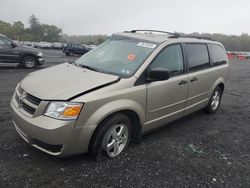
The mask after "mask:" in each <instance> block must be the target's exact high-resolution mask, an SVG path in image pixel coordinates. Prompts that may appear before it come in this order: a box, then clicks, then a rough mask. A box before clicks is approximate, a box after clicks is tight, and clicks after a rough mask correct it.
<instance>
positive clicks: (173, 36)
mask: <svg viewBox="0 0 250 188" xmlns="http://www.w3.org/2000/svg"><path fill="white" fill-rule="evenodd" d="M125 32H130V33H136V32H154V33H164V34H169V35H171V36H169V37H168V38H180V37H183V38H196V39H205V40H213V39H212V38H210V37H204V36H199V35H183V34H180V33H176V32H175V33H171V32H168V31H159V30H151V29H135V30H131V31H125Z"/></svg>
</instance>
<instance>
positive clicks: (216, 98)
mask: <svg viewBox="0 0 250 188" xmlns="http://www.w3.org/2000/svg"><path fill="white" fill-rule="evenodd" d="M222 94H223V92H222V90H221V88H220V87H218V86H217V87H216V88H215V90H214V91H213V94H212V96H211V98H210V100H209V102H208V105H207V106H206V107H205V109H204V110H205V112H206V113H208V114H214V113H216V112H217V111H218V109H219V106H220V103H221V98H222Z"/></svg>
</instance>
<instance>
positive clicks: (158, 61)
mask: <svg viewBox="0 0 250 188" xmlns="http://www.w3.org/2000/svg"><path fill="white" fill-rule="evenodd" d="M157 67H162V68H166V69H168V71H169V73H170V76H172V75H177V74H181V73H183V72H184V65H183V56H182V48H181V45H180V44H174V45H171V46H169V47H166V48H164V49H163V50H162V51H161V52H160V53H159V54H158V55H157V57H156V58H155V59H154V61H153V63H152V65H151V68H157Z"/></svg>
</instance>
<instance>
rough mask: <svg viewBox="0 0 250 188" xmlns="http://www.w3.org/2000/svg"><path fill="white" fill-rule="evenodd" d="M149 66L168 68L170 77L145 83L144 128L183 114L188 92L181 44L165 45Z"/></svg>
mask: <svg viewBox="0 0 250 188" xmlns="http://www.w3.org/2000/svg"><path fill="white" fill-rule="evenodd" d="M150 66H151V69H154V68H157V67H162V68H166V69H168V70H169V73H170V78H169V79H168V80H165V81H155V82H151V83H148V84H147V123H146V130H147V129H151V128H155V127H158V126H160V125H163V124H165V123H167V122H170V121H172V120H174V119H177V118H180V117H181V116H182V115H183V114H184V109H185V103H186V99H187V93H188V76H187V74H186V73H185V69H184V61H183V53H182V46H181V44H172V45H170V46H167V47H165V48H164V49H163V50H162V51H161V52H160V53H159V54H158V55H157V57H156V58H155V59H154V60H153V62H152V64H151V65H150Z"/></svg>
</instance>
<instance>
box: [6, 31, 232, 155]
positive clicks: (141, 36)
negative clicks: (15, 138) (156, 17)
mask: <svg viewBox="0 0 250 188" xmlns="http://www.w3.org/2000/svg"><path fill="white" fill-rule="evenodd" d="M148 31H149V30H133V31H127V32H122V33H117V34H114V35H112V36H111V37H110V38H109V39H108V40H107V41H106V42H104V43H103V44H102V45H100V46H98V47H97V48H95V49H94V50H92V51H90V52H89V53H86V54H85V55H83V56H82V57H80V58H79V59H78V60H76V61H75V62H74V63H71V64H70V63H64V64H60V65H57V66H53V67H51V68H47V69H43V70H39V71H37V72H33V73H30V74H29V75H28V76H26V77H25V78H24V79H23V80H22V81H20V83H18V85H17V87H16V89H15V92H14V95H13V97H12V100H11V113H12V118H13V122H14V126H15V128H16V131H17V132H18V133H19V135H20V136H21V137H22V138H23V139H24V140H25V141H26V142H27V143H29V144H30V145H32V146H34V147H36V148H38V149H39V150H42V151H44V152H46V153H48V154H51V155H55V156H68V155H73V154H78V153H86V152H88V153H89V154H90V155H91V156H92V157H93V158H94V159H98V158H102V157H105V156H107V157H116V156H117V155H119V154H120V153H121V152H122V151H123V150H124V149H125V148H126V147H127V146H128V143H129V141H130V140H131V139H135V140H139V139H140V138H141V136H142V135H143V133H145V132H147V131H149V130H152V129H155V128H157V127H160V126H162V125H165V124H167V123H169V122H171V121H173V120H176V119H178V118H181V117H183V116H185V115H187V114H190V113H192V112H194V111H197V110H199V109H204V110H205V111H206V112H207V113H215V112H216V111H217V110H218V108H219V106H220V102H221V98H222V94H223V91H224V87H225V81H226V80H227V79H228V73H229V68H228V59H227V56H226V52H225V49H224V47H223V46H222V44H220V43H218V42H215V41H212V40H208V39H204V38H200V37H195V36H193V37H191V36H182V35H179V34H176V33H168V32H159V31H150V32H148Z"/></svg>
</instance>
